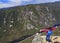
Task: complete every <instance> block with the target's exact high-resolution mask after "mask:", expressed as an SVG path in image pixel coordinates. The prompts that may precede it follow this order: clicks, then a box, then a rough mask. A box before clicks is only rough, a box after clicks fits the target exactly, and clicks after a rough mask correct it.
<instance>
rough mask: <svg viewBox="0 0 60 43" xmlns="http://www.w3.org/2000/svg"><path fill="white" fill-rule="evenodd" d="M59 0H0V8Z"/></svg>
mask: <svg viewBox="0 0 60 43" xmlns="http://www.w3.org/2000/svg"><path fill="white" fill-rule="evenodd" d="M55 1H60V0H0V8H6V7H13V6H19V5H26V4H34V3H35V4H36V3H47V2H55Z"/></svg>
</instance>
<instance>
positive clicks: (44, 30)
mask: <svg viewBox="0 0 60 43" xmlns="http://www.w3.org/2000/svg"><path fill="white" fill-rule="evenodd" d="M42 32H46V33H47V32H48V29H41V30H40V31H39V33H42Z"/></svg>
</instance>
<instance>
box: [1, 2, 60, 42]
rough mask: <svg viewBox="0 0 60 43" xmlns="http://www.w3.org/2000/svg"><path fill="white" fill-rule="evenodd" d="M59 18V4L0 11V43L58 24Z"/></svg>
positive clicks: (18, 7)
mask: <svg viewBox="0 0 60 43" xmlns="http://www.w3.org/2000/svg"><path fill="white" fill-rule="evenodd" d="M59 17H60V2H55V3H46V4H35V5H26V6H17V7H12V8H6V9H0V43H7V42H8V41H11V40H14V39H16V38H19V37H22V36H24V35H30V34H33V33H36V32H38V31H39V29H42V28H45V27H49V26H53V24H56V23H60V19H59ZM58 30H59V29H57V30H56V31H55V34H54V35H56V34H57V33H58V32H57V31H58ZM57 35H60V34H57Z"/></svg>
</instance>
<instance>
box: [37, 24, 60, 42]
mask: <svg viewBox="0 0 60 43" xmlns="http://www.w3.org/2000/svg"><path fill="white" fill-rule="evenodd" d="M58 26H60V24H57V25H56V24H55V25H53V27H48V28H45V29H41V30H40V31H39V32H38V33H43V32H46V41H48V42H51V39H50V36H51V35H52V33H53V30H56V28H57V27H58Z"/></svg>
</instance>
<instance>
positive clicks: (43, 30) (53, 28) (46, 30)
mask: <svg viewBox="0 0 60 43" xmlns="http://www.w3.org/2000/svg"><path fill="white" fill-rule="evenodd" d="M55 29H56V28H55V27H52V28H51V30H52V31H53V30H55ZM48 31H49V29H48V28H47V29H42V30H41V32H46V33H47V32H48Z"/></svg>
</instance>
